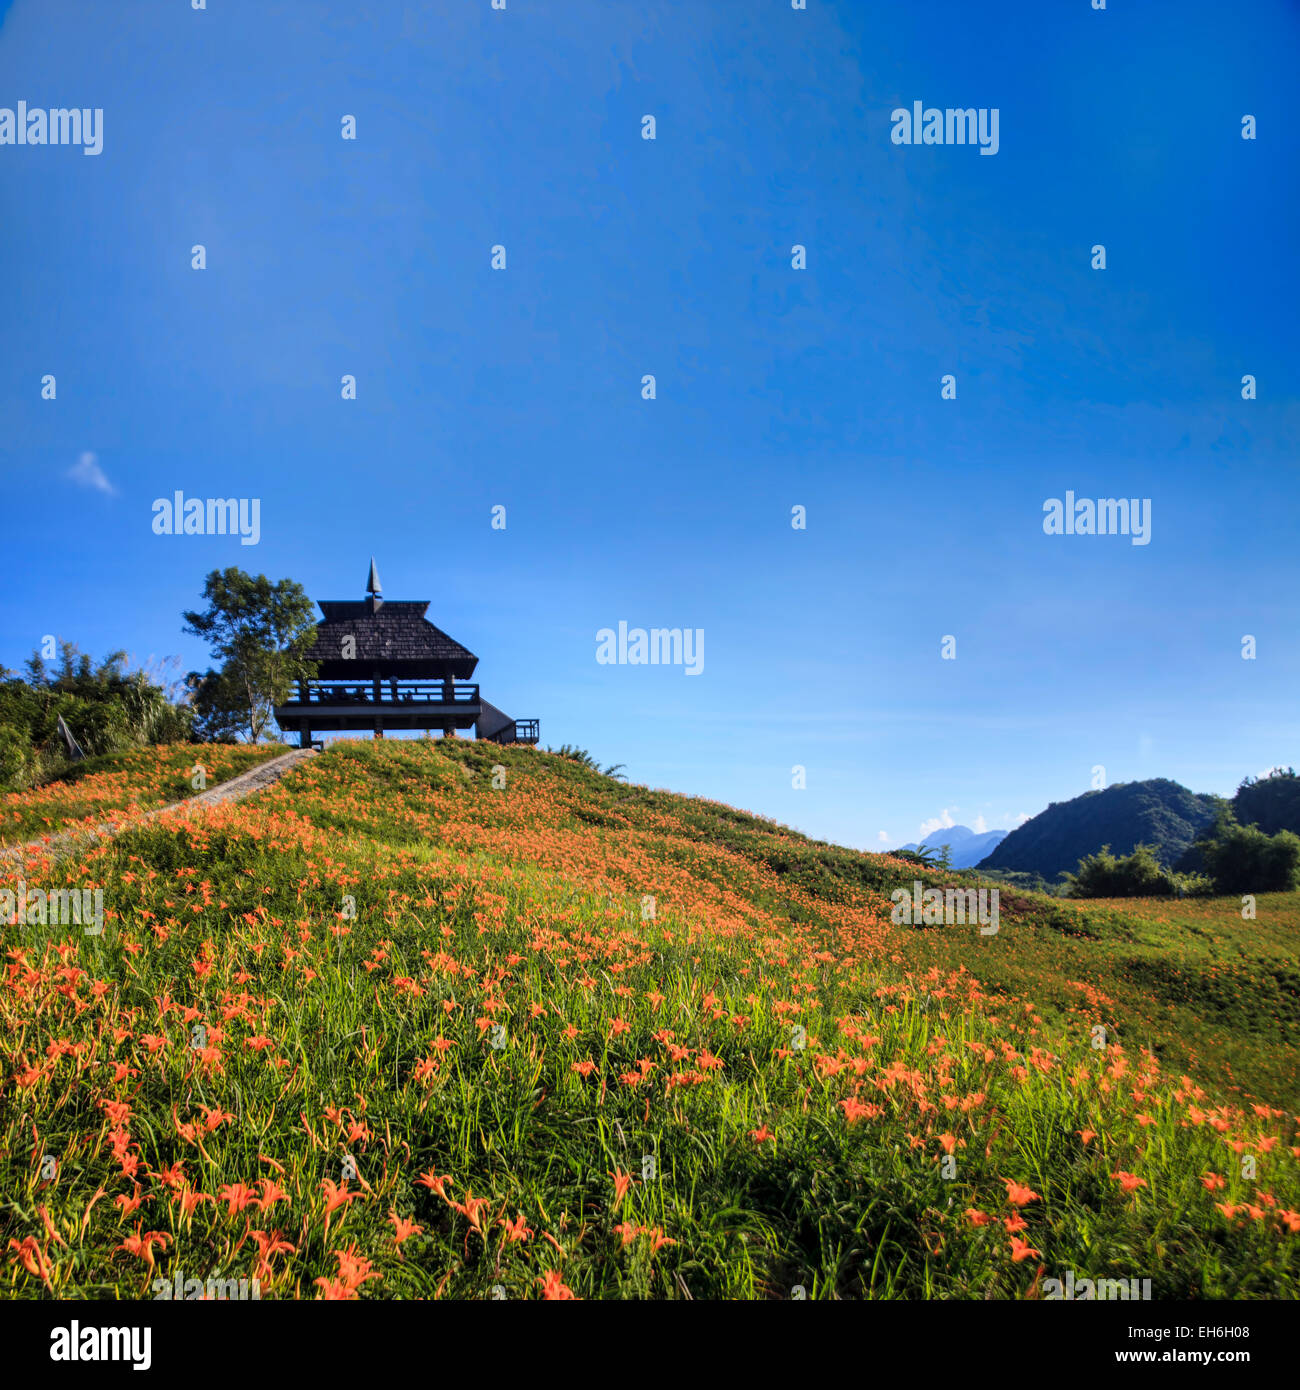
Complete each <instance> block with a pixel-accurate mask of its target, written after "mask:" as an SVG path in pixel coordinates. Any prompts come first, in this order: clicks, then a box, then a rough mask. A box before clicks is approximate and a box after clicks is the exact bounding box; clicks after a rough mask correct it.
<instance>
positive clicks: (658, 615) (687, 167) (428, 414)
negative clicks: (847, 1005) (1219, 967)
mask: <svg viewBox="0 0 1300 1390" xmlns="http://www.w3.org/2000/svg"><path fill="white" fill-rule="evenodd" d="M0 19H2V20H3V26H2V27H0V107H10V108H14V107H16V104H17V102H18V101H19V100H22V101H26V102H27V103H28V105H29V106H31V107H36V106H45V107H55V106H73V105H75V106H80V107H101V108H103V111H104V148H103V152H102V154H100V155H99V156H97V157H87V156H85V155H84V154H83V153H82V152H81V151H79V150H77V149H72V148H67V147H57V148H52V147H32V146H26V147H17V146H0V266H2V267H3V270H4V274H3V276H0V316H2V319H3V322H4V324H5V330H4V333H3V334H2V335H0V502H2V504H3V515H4V518H5V526H6V531H7V533H8V536H9V540H10V550H9V554H10V557H11V563H10V565H9V567H8V573H7V586H8V594H7V596H6V599H5V601H4V603H3V604H2V605H0V662H3V663H4V664H6V665H8V666H10V667H14V666H17V665H18V664H19V663H20V662H21V660H22V659H23V658H24V657H25V656H26V655H27V654H28V653H29V652H30V651H31V650H32V648H33V647H34V646H35V645H36V644H37V643H38V642H39V641H40V640H41V638H42V636H43V635H44V634H46V633H55V634H57V635H59V636H60V637H65V638H69V639H73V640H75V641H77V642H78V643H79V644H80V645H81V646H82V647H83V648H88V649H90V650H91V651H93V652H96V653H103V652H104V651H106V650H108V649H110V648H113V647H118V646H123V647H126V648H127V649H129V650H130V651H131V652H132V653H134V654H135V655H136V656H137V657H138V658H140V659H144V658H146V657H148V656H150V655H155V656H162V655H165V654H170V653H176V654H179V655H180V656H181V657H182V659H183V662H184V665H185V666H186V667H191V666H197V665H201V664H204V658H205V654H204V652H203V651H202V649H201V647H200V645H199V644H198V643H196V642H195V641H194V640H193V639H190V638H186V637H184V636H183V635H182V634H181V632H180V616H179V615H180V612H181V610H182V609H183V608H186V607H191V606H194V605H195V603H196V602H197V599H198V595H199V590H200V588H201V586H202V582H203V577H204V575H205V574H206V573H207V572H208V571H209V570H210V569H213V568H216V567H219V566H225V565H231V564H237V565H240V566H242V567H244V568H246V569H250V570H253V571H255V572H259V571H260V572H265V573H267V574H269V575H271V576H272V577H274V578H279V577H281V576H285V575H288V576H292V577H294V578H296V579H298V580H299V581H301V582H302V583H303V584H304V586H305V587H306V589H307V591H308V592H309V593H310V594H312V595H313V596H314V597H321V598H347V597H353V596H357V597H359V596H360V591H361V589H362V587H363V582H364V577H365V572H366V565H367V563H368V560H369V557H370V555H371V554H374V555H375V557H376V559H377V562H378V565H379V570H380V574H381V577H382V579H383V582H384V587H385V592H386V593H387V595H388V596H389V597H392V598H429V599H431V600H432V606H431V608H430V610H429V615H430V617H431V618H432V619H433V620H434V621H435V622H437V623H438V624H439V625H440V626H442V627H444V628H445V629H446V630H447V631H449V632H450V633H452V634H453V635H454V636H455V637H457V638H458V639H459V640H461V641H462V642H464V643H465V644H466V645H467V646H469V647H470V648H471V649H472V650H473V651H475V652H476V653H478V655H479V657H480V665H479V670H478V679H480V681H481V682H482V684H483V688H484V693H485V694H486V695H487V696H488V697H489V698H490V699H492V700H493V701H494V702H495V703H497V704H498V705H500V706H501V707H503V708H504V709H506V710H508V711H509V712H510V713H511V714H513V715H516V716H519V717H523V716H538V717H540V719H541V721H542V734H543V741H544V742H546V743H550V744H559V743H561V742H570V743H576V744H579V745H582V746H584V747H587V748H589V749H591V750H592V752H593V753H594V754H595V755H596V756H597V757H598V758H600V759H601V761H602V762H607V763H608V762H623V763H625V764H627V767H628V771H629V773H630V775H631V777H632V779H633V780H634V781H638V782H644V783H647V784H649V785H652V786H664V787H670V788H673V789H676V790H680V791H685V792H690V793H694V794H699V795H705V796H709V797H712V798H714V799H717V800H720V801H726V802H729V803H732V804H734V805H739V806H743V807H746V808H748V809H751V810H755V811H759V812H762V813H764V814H767V815H771V816H775V817H776V818H778V819H780V820H782V821H785V822H787V823H789V824H792V825H794V826H796V827H798V828H799V829H801V830H804V831H807V832H809V833H812V834H815V835H818V836H822V837H825V838H829V839H834V840H836V841H839V842H842V843H845V844H851V845H857V846H860V847H864V848H873V847H878V846H880V845H881V844H885V843H888V844H899V843H902V842H904V841H908V840H914V839H916V838H917V837H918V834H919V833H920V831H921V829H922V827H923V826H925V825H927V823H929V822H932V821H935V820H941V819H943V818H945V816H946V817H947V818H949V819H951V820H955V821H958V822H962V823H965V824H971V825H987V826H989V827H995V826H1011V825H1014V824H1015V823H1016V822H1017V820H1018V819H1019V818H1020V817H1021V816H1022V815H1025V814H1030V815H1032V814H1034V813H1036V812H1037V811H1039V810H1041V809H1042V808H1043V807H1044V806H1045V805H1046V804H1047V803H1048V802H1049V801H1052V800H1064V799H1066V798H1068V797H1071V796H1074V795H1077V794H1078V793H1079V792H1081V791H1084V790H1087V789H1088V787H1089V785H1090V784H1091V778H1092V769H1093V767H1094V766H1095V765H1098V764H1100V765H1102V766H1104V767H1105V769H1106V777H1107V779H1108V780H1109V781H1111V782H1114V781H1120V780H1133V779H1136V778H1143V777H1152V776H1169V777H1173V778H1176V779H1177V780H1179V781H1181V782H1184V783H1186V784H1188V785H1189V786H1191V787H1192V788H1194V789H1195V790H1197V791H1219V792H1223V793H1230V792H1231V791H1232V790H1233V789H1234V788H1235V786H1236V785H1237V783H1238V782H1239V781H1240V779H1241V778H1242V777H1243V776H1245V775H1247V774H1253V773H1258V772H1259V771H1261V770H1263V769H1264V768H1267V767H1269V766H1271V765H1273V764H1277V763H1296V762H1300V756H1298V750H1297V735H1298V734H1300V716H1298V715H1297V701H1296V691H1297V688H1298V687H1300V644H1298V642H1297V621H1296V613H1297V588H1298V584H1297V581H1298V580H1300V545H1298V544H1297V520H1298V517H1297V511H1298V509H1297V496H1298V495H1300V489H1297V464H1296V444H1297V424H1298V423H1300V411H1298V410H1297V399H1296V387H1295V383H1296V380H1297V365H1298V364H1297V333H1296V329H1295V322H1294V320H1295V311H1296V305H1297V303H1300V295H1298V294H1297V289H1298V288H1300V287H1298V286H1297V275H1298V273H1300V272H1298V271H1297V265H1296V258H1295V254H1294V253H1295V247H1296V246H1297V245H1298V244H1300V235H1298V233H1300V226H1298V225H1297V223H1298V221H1300V181H1298V180H1297V178H1296V174H1297V166H1298V160H1297V154H1298V152H1300V150H1298V147H1300V126H1297V123H1296V121H1295V119H1294V110H1293V107H1292V105H1291V103H1289V102H1288V101H1287V97H1288V95H1290V94H1291V93H1293V92H1294V80H1293V79H1294V72H1295V67H1296V60H1297V53H1298V50H1300V11H1298V10H1297V8H1296V7H1295V6H1294V5H1291V4H1287V3H1281V2H1280V0H1276V2H1274V3H1270V2H1269V0H1262V2H1261V3H1259V4H1256V5H1253V6H1251V7H1250V13H1249V15H1248V16H1247V15H1245V14H1243V12H1241V11H1240V10H1236V9H1234V8H1233V7H1228V6H1223V5H1221V4H1216V3H1186V2H1185V0H1177V3H1175V2H1174V0H1169V2H1168V3H1162V2H1161V0H1146V2H1145V3H1144V4H1143V5H1141V6H1140V7H1137V6H1132V5H1128V4H1120V3H1116V4H1113V5H1112V7H1111V8H1110V9H1108V10H1106V11H1104V12H1095V11H1093V10H1091V9H1090V8H1089V6H1088V4H1087V3H1085V0H1074V3H1071V4H1067V5H1054V6H1043V5H1042V4H1033V3H1013V4H1004V5H1000V6H996V7H987V6H971V5H967V4H964V3H957V0H949V3H943V4H933V3H931V4H927V3H917V4H912V5H908V6H899V5H891V6H884V5H866V4H864V3H829V2H828V0H808V8H807V10H805V11H794V10H792V9H791V8H790V6H789V5H788V3H784V0H753V3H749V2H748V0H745V2H743V3H742V0H725V2H719V3H707V0H691V2H690V3H685V2H683V3H654V0H648V3H644V4H636V5H632V4H630V3H629V4H624V3H609V0H565V3H562V4H561V3H542V0H538V2H537V3H524V0H508V8H507V10H506V11H505V12H499V11H493V10H492V9H491V8H490V6H489V3H488V0H481V3H478V2H477V0H476V2H475V3H461V4H455V5H452V4H417V3H406V4H401V3H396V2H395V3H392V4H382V5H369V6H366V5H362V6H358V5H354V4H323V3H322V4H277V3H267V2H266V0H259V3H245V2H244V0H210V3H209V7H208V9H207V10H206V11H202V12H195V11H192V10H191V9H190V8H189V7H188V6H186V5H183V4H181V3H156V4H155V3H131V4H122V5H112V6H109V5H104V4H102V3H98V2H97V0H86V2H85V3H72V2H71V0H59V3H52V2H51V0H13V3H12V5H10V6H8V7H6V5H5V3H4V0H0ZM918 100H919V101H921V102H923V103H924V104H925V105H926V106H937V107H941V108H942V107H950V106H951V107H976V108H980V107H984V108H997V110H998V111H999V116H1000V119H999V131H1000V148H999V150H998V152H997V154H996V155H993V156H984V155H981V154H980V153H979V151H978V149H977V148H973V147H971V146H933V145H932V146H922V145H913V146H899V145H895V144H893V143H892V142H891V139H890V132H891V120H890V115H891V112H892V111H893V110H894V109H895V108H898V107H906V108H910V107H911V105H912V103H913V102H914V101H918ZM1248 113H1249V114H1252V115H1254V116H1255V118H1256V120H1257V123H1258V138H1257V139H1256V140H1254V141H1246V140H1243V139H1242V138H1241V118H1242V116H1243V115H1245V114H1248ZM647 114H650V115H653V116H654V117H655V119H656V126H657V129H656V137H657V138H656V139H655V140H654V141H647V140H643V139H642V138H641V131H642V117H643V116H644V115H647ZM345 115H353V116H355V117H356V122H357V139H356V140H355V141H344V140H343V139H342V138H341V134H340V131H341V120H342V117H343V116H345ZM195 244H202V245H203V246H205V247H206V251H207V262H208V265H207V269H206V270H203V271H196V270H193V269H191V266H190V260H191V253H190V248H191V246H192V245H195ZM495 244H502V245H504V246H505V247H506V254H507V268H506V269H505V270H504V271H494V270H493V269H492V268H491V266H490V248H491V247H492V246H493V245H495ZM795 244H800V245H803V246H805V247H806V248H807V269H806V270H803V271H797V270H794V269H792V267H791V248H792V246H794V245H795ZM1095 244H1103V245H1104V246H1105V247H1106V254H1107V268H1106V269H1105V270H1104V271H1098V270H1093V269H1092V268H1091V265H1090V250H1091V247H1092V246H1093V245H1095ZM46 373H52V374H54V375H55V377H56V381H57V399H55V400H53V401H48V400H42V399H41V378H42V377H43V376H44V375H45V374H46ZM345 373H348V374H352V375H354V376H355V377H356V380H357V392H358V395H357V399H356V400H354V401H345V400H342V399H341V398H340V380H341V377H342V376H343V375H344V374H345ZM647 373H652V374H654V376H655V378H656V383H657V398H656V399H655V400H653V401H646V400H643V399H642V395H641V379H642V377H643V375H645V374H647ZM946 373H952V374H953V375H954V376H955V377H956V381H957V398H956V399H955V400H942V399H941V397H940V379H941V377H942V376H943V375H944V374H946ZM1247 373H1249V374H1252V375H1254V376H1255V377H1256V379H1257V382H1258V399H1256V400H1253V401H1244V400H1242V398H1241V378H1242V377H1243V375H1245V374H1247ZM85 455H93V464H91V463H87V464H82V465H81V466H78V461H79V460H82V459H83V457H84V456H85ZM178 488H179V489H181V490H183V491H184V492H185V493H186V494H187V495H189V496H200V497H209V496H220V497H246V498H253V497H256V498H259V499H261V539H260V542H259V544H258V545H257V546H255V547H253V546H247V547H244V546H241V545H240V544H239V543H238V541H237V539H235V538H230V537H203V536H190V537H177V536H171V537H167V536H157V535H155V534H154V533H153V531H152V529H151V522H152V517H153V513H152V503H153V501H154V499H156V498H159V497H170V496H171V494H172V493H173V492H174V491H175V490H176V489H178ZM1067 490H1072V491H1073V492H1074V493H1075V494H1076V495H1077V496H1079V497H1111V496H1113V497H1118V496H1124V497H1134V498H1149V499H1151V508H1152V513H1151V515H1152V534H1151V541H1150V544H1148V545H1145V546H1134V545H1132V544H1131V543H1130V540H1129V538H1126V537H1122V536H1047V535H1045V534H1044V533H1043V528H1042V517H1043V503H1044V502H1045V501H1046V500H1047V499H1049V498H1052V497H1064V495H1065V492H1066V491H1067ZM498 504H499V505H503V506H505V507H506V509H507V512H506V516H507V525H506V529H505V530H504V531H499V530H493V529H492V528H491V525H490V520H491V508H492V507H493V506H494V505H498ZM796 505H799V506H803V507H806V509H807V529H806V530H804V531H796V530H794V529H792V527H791V524H790V520H791V508H792V507H794V506H796ZM620 620H622V621H626V622H627V623H628V624H629V626H632V627H637V626H642V627H647V628H648V627H689V628H698V629H702V630H703V631H704V634H705V664H704V670H703V673H702V674H701V675H699V676H688V675H685V674H684V672H683V671H682V670H681V669H680V668H677V669H673V668H668V667H649V666H617V665H616V666H603V665H598V664H597V662H596V659H595V655H596V632H597V630H598V629H600V628H602V627H607V626H608V627H616V626H617V624H618V622H619V621H620ZM1246 634H1251V635H1253V636H1254V637H1255V638H1256V640H1257V643H1258V655H1257V658H1256V659H1255V660H1254V661H1244V660H1242V658H1241V639H1242V637H1243V636H1244V635H1246ZM948 635H951V636H954V637H955V638H956V651H957V656H956V659H955V660H943V659H942V658H941V642H942V639H943V638H944V637H945V636H948ZM796 765H799V766H802V767H805V768H806V770H807V772H806V780H807V785H806V787H805V788H803V789H798V790H796V789H795V788H794V787H792V772H791V770H792V768H793V767H795V766H796ZM981 817H982V818H983V819H982V821H981V820H980V818H981ZM882 836H883V839H882Z"/></svg>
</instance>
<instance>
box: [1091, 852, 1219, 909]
mask: <svg viewBox="0 0 1300 1390" xmlns="http://www.w3.org/2000/svg"><path fill="white" fill-rule="evenodd" d="M1156 856H1157V847H1156V846H1155V845H1136V846H1135V847H1134V849H1133V853H1132V854H1126V855H1123V856H1120V857H1117V856H1115V855H1113V854H1112V853H1111V852H1110V846H1109V845H1103V846H1102V847H1101V849H1100V850H1099V851H1098V852H1097V853H1096V854H1089V855H1086V856H1085V857H1084V858H1083V859H1080V860H1079V870H1078V872H1077V873H1073V874H1071V873H1067V874H1065V875H1063V877H1064V878H1065V880H1066V883H1067V884H1068V885H1069V887H1068V892H1067V896H1068V897H1071V898H1161V897H1172V896H1174V895H1175V894H1178V895H1181V894H1184V893H1187V892H1198V891H1204V889H1205V888H1206V887H1207V886H1208V885H1207V884H1206V883H1205V882H1204V881H1203V880H1201V879H1195V878H1189V877H1188V876H1186V875H1183V874H1176V873H1174V872H1173V871H1172V870H1171V869H1166V868H1165V866H1164V865H1163V864H1162V863H1161V862H1160V860H1159V859H1158V858H1157V857H1156Z"/></svg>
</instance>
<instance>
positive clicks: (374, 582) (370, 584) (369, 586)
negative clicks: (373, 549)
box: [366, 555, 384, 594]
mask: <svg viewBox="0 0 1300 1390" xmlns="http://www.w3.org/2000/svg"><path fill="white" fill-rule="evenodd" d="M383 592H384V591H383V588H382V587H381V586H380V583H379V571H378V570H377V569H376V568H375V557H374V556H373V555H372V556H371V557H370V578H369V579H368V580H367V581H366V593H368V594H382V593H383Z"/></svg>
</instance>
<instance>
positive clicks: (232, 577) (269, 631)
mask: <svg viewBox="0 0 1300 1390" xmlns="http://www.w3.org/2000/svg"><path fill="white" fill-rule="evenodd" d="M203 597H204V598H205V599H206V600H207V605H208V606H207V608H206V609H204V610H203V611H202V612H187V613H185V614H184V618H185V628H184V630H185V631H186V632H189V633H192V634H193V635H194V636H195V637H202V638H203V639H204V640H206V641H207V642H208V644H209V648H210V650H211V653H212V657H213V659H214V660H216V661H219V662H220V663H221V665H220V667H219V668H218V669H209V670H207V671H205V672H202V673H200V672H192V673H191V675H190V684H191V689H192V690H193V692H194V705H195V709H196V711H197V712H198V716H199V727H200V729H201V730H202V732H203V733H204V734H205V736H207V737H210V738H227V737H232V736H233V735H234V734H235V733H236V732H238V733H240V734H244V735H246V736H247V738H248V740H249V742H250V743H256V742H257V741H258V740H259V739H260V738H261V737H262V735H263V734H264V733H269V732H270V731H271V729H272V712H273V710H274V707H275V706H276V705H278V704H282V703H283V702H284V701H285V700H287V699H288V697H289V692H290V690H291V688H292V686H293V683H294V681H297V680H304V679H307V678H310V677H311V676H314V675H315V674H316V664H315V662H312V661H308V660H307V657H306V654H307V652H308V650H309V649H310V648H311V645H312V642H313V640H314V638H315V630H316V629H315V616H314V614H315V605H314V604H313V603H312V601H311V599H309V598H308V597H307V594H306V592H305V590H304V589H303V587H302V585H301V584H298V583H297V582H296V581H295V580H292V579H281V580H279V581H278V582H277V583H272V582H271V580H269V579H268V578H267V577H266V576H265V575H264V574H259V575H257V576H253V575H249V574H245V573H244V571H243V570H241V569H236V568H235V567H233V566H231V567H230V568H228V569H224V570H213V571H212V573H211V574H209V575H208V577H207V580H206V581H205V583H204V585H203Z"/></svg>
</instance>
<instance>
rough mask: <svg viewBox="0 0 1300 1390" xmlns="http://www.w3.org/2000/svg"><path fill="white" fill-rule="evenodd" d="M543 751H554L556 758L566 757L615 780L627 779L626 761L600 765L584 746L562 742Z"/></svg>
mask: <svg viewBox="0 0 1300 1390" xmlns="http://www.w3.org/2000/svg"><path fill="white" fill-rule="evenodd" d="M545 751H546V752H547V753H554V754H555V756H556V757H557V758H567V759H568V760H569V761H570V762H573V763H577V764H578V766H579V767H588V768H590V769H591V770H592V771H593V772H599V773H600V774H601V775H602V776H604V777H612V778H613V779H614V781H616V782H626V781H627V773H625V772H624V771H623V769H624V768H625V767H626V766H627V764H626V763H610V765H609V766H608V767H601V765H600V764H599V763H598V762H597V761H596V759H595V758H593V757H592V755H591V754H590V753H588V752H587V750H586V749H585V748H579V747H578V746H577V745H576V744H569V743H562V744H561V745H560V746H559V747H558V748H547V749H546V750H545Z"/></svg>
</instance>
